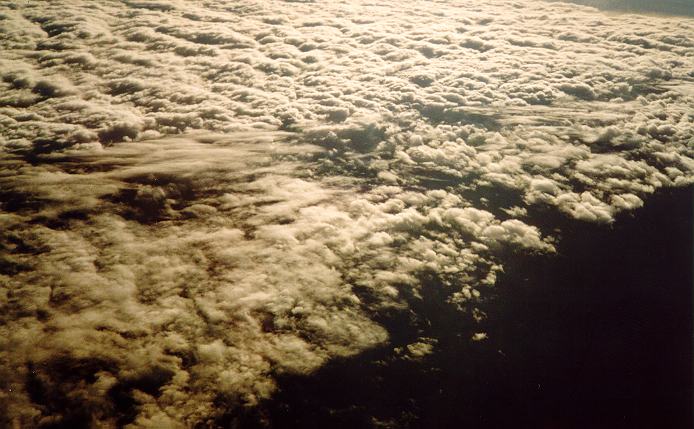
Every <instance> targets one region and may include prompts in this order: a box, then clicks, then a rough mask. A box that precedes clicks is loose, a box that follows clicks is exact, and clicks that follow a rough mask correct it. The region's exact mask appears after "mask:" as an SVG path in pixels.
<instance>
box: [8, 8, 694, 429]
mask: <svg viewBox="0 0 694 429" xmlns="http://www.w3.org/2000/svg"><path fill="white" fill-rule="evenodd" d="M83 6H84V5H82V4H81V3H80V2H70V1H56V2H50V4H47V3H46V2H36V1H27V2H24V3H23V4H22V7H21V8H20V7H17V6H13V5H11V4H5V5H3V6H0V28H1V31H0V47H1V49H2V51H3V55H2V59H1V60H0V79H1V81H0V88H1V89H0V92H1V93H2V95H0V130H1V131H2V132H0V236H1V237H2V240H1V241H0V243H1V244H0V307H1V309H2V312H0V313H1V314H2V316H1V317H2V322H3V323H2V328H0V330H2V335H0V338H2V340H0V341H1V343H0V350H1V351H0V380H3V381H2V382H0V383H1V384H2V390H1V391H2V393H0V414H2V415H4V416H7V417H5V420H3V421H2V422H3V424H5V423H7V424H10V423H9V422H11V421H12V422H19V424H21V425H25V426H42V425H43V426H49V425H51V424H53V423H56V424H72V423H74V424H77V423H75V422H84V421H97V422H99V423H100V424H102V425H104V426H105V427H109V426H111V427H115V426H119V425H120V426H122V425H128V424H129V425H131V426H132V427H162V426H167V427H175V426H176V425H179V426H181V427H187V426H193V425H196V424H207V425H211V426H214V425H215V419H217V418H221V415H222V414H223V413H224V412H225V410H228V409H235V407H242V406H244V405H253V404H256V403H258V401H261V400H263V399H265V398H268V397H269V396H270V395H272V393H273V392H274V390H275V388H276V386H275V381H274V380H275V378H276V376H277V375H278V374H282V373H299V374H308V373H310V372H311V371H314V370H316V369H317V368H319V367H320V366H322V365H323V364H325V362H327V361H328V360H330V359H334V358H337V357H344V356H351V355H354V354H357V353H360V352H362V351H364V350H366V349H368V348H371V347H375V346H378V345H383V344H385V343H387V342H388V341H389V339H388V333H387V331H386V329H385V328H384V327H383V326H381V325H380V324H379V323H378V322H377V320H379V314H383V312H387V311H391V310H393V309H395V310H402V311H405V310H406V309H408V308H410V307H411V306H412V304H413V303H416V302H417V300H425V299H428V298H427V297H426V296H423V294H422V293H421V289H422V283H423V278H431V277H435V278H436V280H437V282H439V283H440V284H441V285H442V287H444V288H446V289H445V293H444V294H443V295H444V299H445V300H447V301H448V303H449V304H450V305H453V306H456V307H457V308H459V309H461V310H462V311H461V317H469V318H471V319H474V320H476V318H475V317H473V316H471V315H474V314H479V311H477V313H475V302H476V300H478V299H479V298H480V297H481V296H482V295H483V294H484V293H485V290H486V289H485V288H487V287H489V286H491V285H493V284H494V282H495V279H496V273H497V272H499V271H500V270H502V269H503V263H504V261H503V255H504V254H507V251H508V250H509V249H512V250H514V251H522V252H538V253H551V252H553V251H554V250H555V247H554V246H555V243H554V241H553V239H552V237H548V236H547V235H546V234H547V231H543V230H541V225H542V222H538V221H537V220H536V219H532V217H531V216H528V213H532V211H531V210H529V209H530V208H532V207H533V206H539V205H543V206H549V207H550V208H554V209H556V210H558V211H559V212H561V213H564V214H565V215H567V216H569V217H571V218H574V219H579V220H584V221H590V222H604V223H609V222H612V221H614V219H615V216H616V215H617V214H618V213H619V212H621V211H623V210H632V209H635V208H638V207H640V206H642V205H643V204H644V200H645V199H646V198H647V196H648V195H649V194H651V193H653V192H656V191H657V190H658V189H660V188H662V187H667V186H684V185H687V184H691V183H692V180H693V178H694V174H693V172H694V161H692V142H694V127H692V122H693V120H694V119H693V118H692V115H691V105H692V104H693V103H694V100H693V99H692V97H694V92H693V91H692V90H691V86H692V85H691V76H692V71H691V62H690V61H688V58H691V57H692V54H693V49H694V43H692V41H691V36H690V35H691V34H692V27H693V26H694V24H693V23H692V21H691V20H690V19H687V18H659V17H639V16H633V15H630V16H624V15H603V14H600V13H598V12H597V11H595V10H593V9H590V8H582V7H578V6H574V5H568V4H554V3H552V4H547V3H544V2H535V1H526V2H522V3H518V2H516V3H513V2H508V1H502V0H498V1H492V2H486V3H485V4H483V5H481V4H479V2H473V1H460V2H456V3H455V4H453V3H451V4H437V8H436V9H437V10H433V9H432V8H431V7H430V4H429V3H426V2H418V1H415V2H408V3H407V4H400V3H398V4H397V5H396V4H395V3H392V2H381V3H379V4H375V3H365V2H359V1H354V2H347V3H344V2H343V3H334V2H286V1H285V2H279V1H277V2H259V1H252V2H227V1H208V2H205V3H204V4H202V3H190V2H185V3H184V2H155V1H127V2H119V3H117V2H112V3H100V4H97V5H90V7H89V8H85V7H83ZM307 16H310V17H311V18H310V19H307V18H306V17H307ZM567 17H570V19H568V18H567ZM498 195H502V196H503V198H497V197H495V196H498ZM413 317H416V316H413ZM474 320H470V323H475V321H474ZM484 335H486V334H484V333H482V332H479V333H477V334H475V335H474V336H473V337H472V339H473V340H482V339H484V338H486V337H484ZM436 344H437V343H436V339H433V338H421V339H419V340H417V341H416V342H413V343H411V344H409V345H404V348H402V351H401V353H402V354H403V356H405V357H406V358H408V359H425V358H426V356H427V355H428V354H429V353H435V352H436ZM8 392H9V393H8ZM218 404H224V405H223V406H219V405H218Z"/></svg>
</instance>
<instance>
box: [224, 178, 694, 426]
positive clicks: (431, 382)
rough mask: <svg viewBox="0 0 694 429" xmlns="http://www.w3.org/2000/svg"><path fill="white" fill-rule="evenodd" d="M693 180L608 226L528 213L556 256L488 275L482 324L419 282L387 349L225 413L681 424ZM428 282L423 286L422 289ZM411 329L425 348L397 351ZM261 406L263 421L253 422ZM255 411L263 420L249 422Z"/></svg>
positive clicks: (282, 384)
mask: <svg viewBox="0 0 694 429" xmlns="http://www.w3.org/2000/svg"><path fill="white" fill-rule="evenodd" d="M693 207H694V189H692V188H691V187H687V188H681V189H675V190H665V191H662V192H661V193H658V194H656V195H654V196H652V197H651V198H649V199H648V200H647V202H646V205H645V206H644V207H643V208H642V209H639V210H637V211H636V212H635V213H631V214H625V215H621V216H619V217H618V219H617V220H616V223H615V224H614V225H613V226H612V227H607V226H604V225H596V224H587V223H576V222H574V221H570V220H569V219H567V218H566V217H564V216H561V215H559V216H557V214H556V212H555V213H552V211H551V210H549V211H548V210H546V209H538V210H535V212H536V213H532V216H533V218H537V216H543V217H544V222H543V223H544V226H543V228H544V229H547V230H554V229H555V228H559V229H561V230H562V240H561V243H560V244H559V245H558V246H557V247H558V254H557V255H555V256H550V257H547V256H542V257H533V256H527V255H526V256H520V255H517V256H516V257H515V258H506V260H507V261H510V263H509V265H508V266H507V267H506V268H507V270H506V273H504V274H501V275H500V277H499V281H498V283H497V287H496V292H495V295H494V297H493V298H491V299H489V300H488V302H487V303H486V306H484V305H483V308H485V309H490V310H491V309H493V310H491V311H490V313H489V319H488V320H487V321H486V322H485V324H484V328H485V329H487V330H488V332H489V338H488V339H486V340H485V341H482V342H479V343H474V344H472V343H470V342H469V341H466V339H467V338H468V334H469V332H467V331H468V330H469V329H470V327H469V326H461V325H460V321H459V318H458V317H457V316H456V315H455V314H454V312H451V311H450V309H447V308H446V306H445V305H443V300H441V297H439V296H437V291H439V290H440V288H439V287H438V286H436V285H434V284H431V283H430V284H429V288H427V294H426V298H425V299H423V300H422V301H421V302H419V304H418V305H415V306H414V307H413V309H414V311H416V312H418V314H420V315H423V318H425V319H426V320H428V322H429V323H428V324H422V325H419V326H418V329H419V330H417V329H412V327H411V326H410V327H409V328H408V329H403V328H404V327H406V326H409V325H410V324H411V320H410V319H409V318H408V317H407V315H406V314H394V315H391V317H390V318H388V320H386V321H384V325H385V326H387V327H388V329H389V332H390V333H391V343H390V344H388V345H387V346H384V347H380V348H377V349H375V350H371V351H367V352H365V353H363V354H361V355H359V356H357V357H354V358H349V359H343V360H337V361H333V362H331V363H329V364H328V365H327V366H325V367H324V368H322V369H321V370H319V371H318V372H317V373H316V374H315V375H313V376H311V377H309V378H305V377H284V378H282V379H280V381H279V391H278V394H277V395H276V396H275V397H274V399H272V400H270V401H267V402H264V403H261V404H260V406H259V407H258V408H256V409H254V410H253V411H252V412H249V411H248V410H246V413H245V414H238V413H231V414H229V415H227V416H226V418H225V420H224V421H225V422H227V423H229V422H236V423H240V424H241V427H244V428H245V427H248V428H256V427H276V428H305V429H308V428H325V427H330V428H345V429H346V428H357V427H359V428H410V429H414V428H422V429H425V428H436V427H474V428H479V429H486V428H507V427H515V428H538V427H540V428H542V427H562V428H568V429H582V428H586V427H591V428H612V429H615V428H623V429H641V428H643V429H646V428H653V427H659V426H662V427H671V428H687V427H691V425H692V411H693V410H692V403H691V397H692V368H691V361H692V358H693V356H692V348H691V344H692V340H691V338H692V324H691V322H692V308H691V302H692V290H691V284H692V281H693V280H694V279H693V278H692V271H691V259H692V248H693V246H694V242H693V238H694V229H693V227H694V224H692V222H691V219H692V217H693V216H694V212H693ZM426 287H427V286H425V288H426ZM417 335H419V336H423V337H426V336H429V335H431V336H432V337H434V338H429V339H428V342H429V343H431V344H435V346H436V347H435V352H434V353H433V354H431V355H428V356H424V357H420V358H416V357H414V356H412V355H406V356H403V354H402V351H401V350H402V348H403V347H406V346H404V345H406V344H407V343H408V342H413V341H416V340H417V338H416V337H417ZM258 416H262V418H260V419H259V418H258ZM258 421H263V422H265V423H264V424H261V425H258V423H257V422H258Z"/></svg>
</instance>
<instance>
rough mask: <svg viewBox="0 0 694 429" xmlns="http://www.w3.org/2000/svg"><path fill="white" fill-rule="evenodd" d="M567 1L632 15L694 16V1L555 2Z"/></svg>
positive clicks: (586, 0) (620, 0)
mask: <svg viewBox="0 0 694 429" xmlns="http://www.w3.org/2000/svg"><path fill="white" fill-rule="evenodd" d="M555 1H566V2H571V3H576V4H581V5H586V6H593V7H597V8H599V9H605V10H616V11H626V12H632V13H659V14H672V15H685V16H694V1H692V0H660V1H653V0H555Z"/></svg>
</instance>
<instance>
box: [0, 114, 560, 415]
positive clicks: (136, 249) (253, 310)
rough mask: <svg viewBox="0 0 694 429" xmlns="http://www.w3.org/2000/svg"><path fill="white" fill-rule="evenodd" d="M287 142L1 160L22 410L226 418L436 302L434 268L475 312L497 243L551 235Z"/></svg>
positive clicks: (162, 142) (9, 404)
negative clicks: (362, 175) (284, 379)
mask: <svg viewBox="0 0 694 429" xmlns="http://www.w3.org/2000/svg"><path fill="white" fill-rule="evenodd" d="M367 128H368V127H367ZM346 129H348V128H346ZM350 129H351V128H350ZM347 134H348V135H349V134H350V132H348V133H347ZM287 140H288V134H287V133H280V132H274V133H267V132H263V133H258V132H247V133H237V134H235V135H232V136H230V135H226V136H219V135H208V134H198V135H195V136H189V137H178V138H175V137H171V138H166V139H157V140H149V141H146V142H126V143H119V144H115V145H112V146H110V147H107V148H104V147H103V146H101V145H100V144H98V143H94V144H83V145H81V146H79V147H73V148H72V149H69V150H63V151H60V152H52V153H47V154H39V155H37V156H36V157H35V158H32V160H31V162H28V161H27V160H26V159H25V158H24V157H20V156H10V155H7V156H5V157H4V158H3V159H2V167H3V168H2V170H3V172H4V173H3V174H2V176H1V177H0V182H1V183H2V201H3V204H2V210H1V211H0V224H1V226H2V228H1V229H0V230H1V231H2V238H3V240H2V243H3V247H2V249H1V250H0V258H2V259H0V263H1V265H0V267H1V268H2V273H3V274H2V277H0V279H1V280H2V282H1V283H0V291H1V295H0V296H1V299H2V301H0V306H1V308H2V321H3V323H2V328H1V331H2V332H1V333H2V335H1V336H2V352H1V353H0V370H1V371H2V380H3V381H2V384H3V396H2V397H1V402H0V404H2V407H3V414H4V415H5V416H6V421H5V422H6V423H7V422H8V421H9V422H14V423H17V424H21V425H28V426H43V425H50V424H53V423H60V424H71V423H75V422H80V421H96V422H99V424H101V425H105V426H107V427H108V426H118V425H123V424H129V425H131V426H132V427H157V425H165V426H172V427H173V426H176V425H181V426H182V427H186V426H191V425H197V424H208V425H214V424H215V423H214V422H215V419H216V418H221V416H222V415H223V414H224V413H225V412H229V410H230V409H231V410H233V409H234V408H235V407H240V406H247V405H254V404H256V403H257V402H258V401H259V400H261V399H264V398H267V397H269V395H270V394H271V393H272V392H273V391H274V389H275V383H274V377H275V376H276V375H278V374H282V373H298V374H306V373H310V372H311V371H313V370H315V369H316V368H318V367H319V366H321V365H322V364H323V363H325V361H326V360H328V359H330V358H335V357H340V356H350V355H353V354H355V353H358V352H360V351H362V350H365V349H367V348H370V347H373V346H375V345H379V344H383V343H384V342H385V341H387V337H388V336H387V332H386V331H385V329H384V328H383V327H382V326H380V325H379V324H378V323H377V322H375V321H374V318H375V316H376V315H377V314H378V313H379V312H380V311H387V310H388V309H405V308H406V307H407V306H408V302H410V300H412V299H424V298H422V297H421V296H420V294H419V289H420V287H421V277H422V276H427V275H428V276H431V275H434V276H436V277H437V278H440V279H441V281H442V284H443V286H444V287H447V288H448V289H450V290H449V291H448V292H447V295H448V296H449V299H450V301H451V303H455V304H457V305H459V306H461V308H463V307H465V306H466V303H469V302H471V304H470V305H468V306H467V307H465V308H466V309H468V310H469V309H472V305H473V304H474V301H475V299H476V298H477V297H478V296H479V294H480V292H479V290H478V289H480V288H482V287H484V286H486V285H489V284H493V277H494V273H495V272H496V271H497V270H498V269H499V266H498V265H496V263H495V262H494V261H495V249H499V248H501V247H508V246H512V247H513V246H521V247H523V248H527V249H528V250H529V251H537V252H550V251H552V250H553V248H552V245H551V244H549V243H548V242H546V240H544V239H543V238H542V237H541V236H540V233H539V231H538V230H537V229H536V228H535V227H532V226H529V225H527V224H524V223H523V222H521V221H519V220H505V221H500V220H498V219H496V218H495V216H494V215H493V214H491V213H489V212H487V211H483V210H479V209H475V208H473V207H469V206H466V205H467V204H468V203H467V202H466V201H465V200H463V199H462V198H460V197H458V196H456V195H455V194H453V193H450V192H447V191H445V190H435V191H429V192H413V191H407V190H404V189H402V188H400V187H397V186H375V187H371V189H370V190H369V191H368V192H366V193H362V194H359V195H358V194H355V188H357V187H358V186H364V185H365V183H364V179H357V178H352V179H347V178H344V177H343V178H337V179H335V178H325V177H324V178H323V179H320V176H318V177H316V175H315V173H314V172H313V171H312V170H314V169H318V168H319V167H320V164H319V163H318V162H317V161H316V158H317V157H318V158H320V157H321V156H326V154H325V150H324V149H321V148H320V147H317V146H308V145H305V144H304V145H302V144H298V143H296V142H293V143H292V142H290V141H287ZM360 183H361V185H360ZM480 273H482V274H480ZM433 344H435V341H428V342H420V343H416V344H413V345H411V346H408V352H407V353H408V356H411V358H413V359H419V358H423V357H424V356H425V355H427V354H429V353H431V351H432V347H433Z"/></svg>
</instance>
